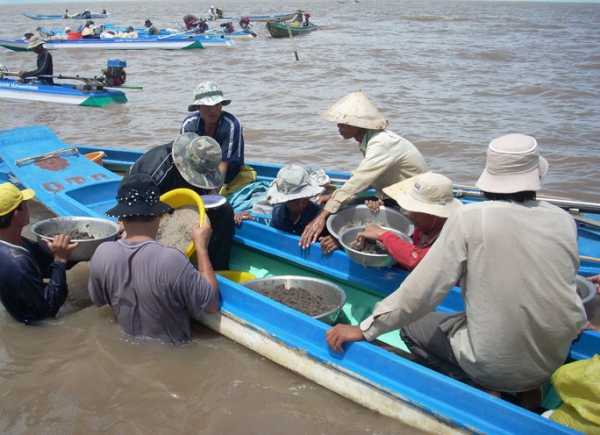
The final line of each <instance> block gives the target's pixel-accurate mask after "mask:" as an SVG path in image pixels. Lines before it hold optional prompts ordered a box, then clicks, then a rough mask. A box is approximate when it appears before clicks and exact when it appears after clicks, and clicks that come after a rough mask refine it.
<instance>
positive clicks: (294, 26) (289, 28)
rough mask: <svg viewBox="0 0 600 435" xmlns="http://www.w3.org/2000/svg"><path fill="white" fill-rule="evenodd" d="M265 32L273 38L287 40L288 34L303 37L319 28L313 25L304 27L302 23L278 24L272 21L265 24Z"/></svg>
mask: <svg viewBox="0 0 600 435" xmlns="http://www.w3.org/2000/svg"><path fill="white" fill-rule="evenodd" d="M266 26H267V30H268V31H269V33H270V34H271V36H272V37H273V38H289V37H290V33H291V34H292V35H293V36H299V35H304V34H306V33H310V32H314V31H315V30H318V29H319V26H317V25H315V24H312V23H310V24H308V25H306V26H305V25H304V23H298V22H293V23H288V22H279V21H272V22H268V23H267V24H266Z"/></svg>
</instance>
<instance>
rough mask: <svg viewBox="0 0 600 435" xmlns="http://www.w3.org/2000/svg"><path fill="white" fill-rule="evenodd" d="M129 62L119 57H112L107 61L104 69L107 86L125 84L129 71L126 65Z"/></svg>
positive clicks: (104, 79)
mask: <svg viewBox="0 0 600 435" xmlns="http://www.w3.org/2000/svg"><path fill="white" fill-rule="evenodd" d="M126 66H127V62H126V61H124V60H119V59H112V60H109V61H108V62H107V63H106V69H103V70H102V72H103V73H104V77H103V81H104V83H106V86H121V85H123V84H125V80H126V78H127V73H126V72H125V67H126Z"/></svg>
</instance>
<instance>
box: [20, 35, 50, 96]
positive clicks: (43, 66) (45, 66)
mask: <svg viewBox="0 0 600 435" xmlns="http://www.w3.org/2000/svg"><path fill="white" fill-rule="evenodd" d="M27 49H28V50H31V51H33V52H34V53H37V69H35V70H33V71H20V72H19V77H20V78H21V80H23V79H25V78H27V77H37V81H38V82H39V83H42V84H45V85H53V84H54V79H53V78H52V77H40V76H51V75H53V74H54V67H53V65H52V55H51V54H50V53H49V52H48V50H46V48H45V47H44V41H42V39H41V38H40V37H39V36H32V37H31V38H29V43H28V44H27Z"/></svg>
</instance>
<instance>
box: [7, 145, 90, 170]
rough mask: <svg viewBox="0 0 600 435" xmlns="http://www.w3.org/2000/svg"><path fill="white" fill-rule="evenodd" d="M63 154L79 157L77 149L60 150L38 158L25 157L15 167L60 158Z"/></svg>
mask: <svg viewBox="0 0 600 435" xmlns="http://www.w3.org/2000/svg"><path fill="white" fill-rule="evenodd" d="M62 154H72V155H74V156H78V155H79V150H78V149H77V148H76V147H68V148H61V149H59V150H56V151H52V152H50V153H46V154H39V155H37V156H31V157H25V158H24V159H19V160H15V165H17V166H22V165H27V164H29V163H35V162H39V161H40V160H45V159H50V158H52V157H58V156H60V155H62Z"/></svg>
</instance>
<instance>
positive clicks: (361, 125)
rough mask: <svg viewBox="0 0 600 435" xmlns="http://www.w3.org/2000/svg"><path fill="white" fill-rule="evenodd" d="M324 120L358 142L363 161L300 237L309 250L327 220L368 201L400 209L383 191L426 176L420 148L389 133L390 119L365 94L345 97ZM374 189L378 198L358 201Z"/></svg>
mask: <svg viewBox="0 0 600 435" xmlns="http://www.w3.org/2000/svg"><path fill="white" fill-rule="evenodd" d="M321 116H322V117H323V118H324V119H326V120H327V121H331V122H335V123H337V127H338V130H339V133H340V135H341V136H342V137H343V138H344V139H354V140H355V141H356V142H358V143H359V150H360V152H361V153H362V154H363V156H364V159H363V160H362V162H361V163H360V165H359V166H358V168H356V169H355V170H354V171H353V172H352V175H351V176H350V179H349V180H348V181H346V182H345V183H344V185H343V186H342V187H341V188H339V189H337V190H335V191H334V192H333V194H331V195H329V196H328V195H324V196H322V198H321V199H320V202H321V203H323V202H325V207H324V208H323V210H321V212H320V213H319V214H318V215H317V217H316V218H314V219H313V220H312V221H311V222H310V223H309V224H308V225H307V226H306V228H305V229H304V232H303V233H302V236H301V237H300V246H301V247H302V248H308V247H309V246H310V245H311V243H315V242H316V241H317V240H318V238H319V235H320V234H321V232H322V231H323V229H324V228H325V222H326V221H327V218H328V217H329V216H330V215H332V214H334V213H337V212H338V211H339V210H340V209H341V208H342V207H344V206H346V205H351V204H355V203H357V202H360V203H363V202H364V201H365V200H368V199H373V200H377V201H379V202H380V205H387V206H397V203H396V201H394V200H393V199H392V198H389V197H388V196H387V195H386V194H385V193H384V192H383V190H382V189H383V188H384V187H388V186H391V185H393V184H395V183H398V182H400V181H402V180H405V179H407V178H410V177H413V176H415V175H419V174H422V173H424V172H427V164H426V163H425V159H424V158H423V155H422V154H421V152H420V151H419V150H418V149H417V147H415V146H414V145H413V144H412V143H411V142H409V141H408V140H406V139H405V138H403V137H401V136H399V135H397V134H396V133H394V132H392V131H390V130H388V129H387V126H388V119H387V118H386V117H384V116H383V115H382V114H381V113H380V112H379V110H377V108H376V107H375V105H374V104H373V103H372V102H371V101H370V100H369V99H368V98H367V96H366V95H365V94H364V93H363V92H362V91H355V92H352V93H351V94H349V95H347V96H345V97H344V98H342V99H341V100H340V101H338V102H337V103H335V104H333V105H332V106H330V107H328V108H327V109H326V110H325V111H324V112H323V114H322V115H321ZM371 188H374V189H375V190H376V197H371V198H359V195H360V194H362V193H363V192H365V191H366V190H368V189H371Z"/></svg>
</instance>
